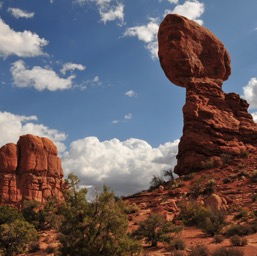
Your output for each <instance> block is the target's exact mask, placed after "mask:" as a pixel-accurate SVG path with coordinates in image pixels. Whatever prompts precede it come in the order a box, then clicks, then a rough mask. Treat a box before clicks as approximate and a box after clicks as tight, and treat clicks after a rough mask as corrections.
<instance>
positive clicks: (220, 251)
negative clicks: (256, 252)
mask: <svg viewBox="0 0 257 256" xmlns="http://www.w3.org/2000/svg"><path fill="white" fill-rule="evenodd" d="M213 256H244V252H243V251H242V250H240V249H238V248H225V247H220V248H217V249H216V250H215V251H214V252H213Z"/></svg>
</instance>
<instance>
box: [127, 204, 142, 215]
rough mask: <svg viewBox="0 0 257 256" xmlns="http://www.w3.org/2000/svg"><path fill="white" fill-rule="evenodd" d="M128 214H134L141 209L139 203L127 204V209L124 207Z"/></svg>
mask: <svg viewBox="0 0 257 256" xmlns="http://www.w3.org/2000/svg"><path fill="white" fill-rule="evenodd" d="M124 211H125V213H126V214H132V213H136V212H138V211H139V207H138V206H137V205H134V204H133V205H126V207H125V209H124Z"/></svg>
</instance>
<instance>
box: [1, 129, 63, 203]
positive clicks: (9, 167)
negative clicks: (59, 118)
mask: <svg viewBox="0 0 257 256" xmlns="http://www.w3.org/2000/svg"><path fill="white" fill-rule="evenodd" d="M64 188H65V183H64V181H63V170H62V166H61V160H60V158H59V157H58V155H57V148H56V146H55V145H54V143H53V142H52V141H51V140H49V139H47V138H40V137H37V136H33V135H30V134H28V135H24V136H21V137H20V139H19V141H18V143H17V145H15V144H11V143H10V144H6V145H4V146H3V147H1V148H0V204H11V205H14V206H16V207H21V205H22V203H23V201H24V200H35V201H38V202H39V203H44V202H45V200H46V199H47V198H48V197H51V196H55V197H57V198H58V199H62V198H63V194H62V190H63V189H64Z"/></svg>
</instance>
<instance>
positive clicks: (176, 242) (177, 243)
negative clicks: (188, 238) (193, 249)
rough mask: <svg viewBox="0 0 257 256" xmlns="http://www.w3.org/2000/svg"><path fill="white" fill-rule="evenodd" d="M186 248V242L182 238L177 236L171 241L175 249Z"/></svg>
mask: <svg viewBox="0 0 257 256" xmlns="http://www.w3.org/2000/svg"><path fill="white" fill-rule="evenodd" d="M185 248H186V243H185V241H184V240H183V239H182V238H175V239H174V240H173V241H172V242H171V249H174V250H185Z"/></svg>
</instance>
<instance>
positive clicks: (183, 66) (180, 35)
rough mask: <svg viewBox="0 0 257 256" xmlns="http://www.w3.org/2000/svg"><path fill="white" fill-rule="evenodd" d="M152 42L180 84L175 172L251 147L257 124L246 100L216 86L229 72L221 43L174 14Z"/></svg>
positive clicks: (218, 162)
mask: <svg viewBox="0 0 257 256" xmlns="http://www.w3.org/2000/svg"><path fill="white" fill-rule="evenodd" d="M158 41H159V59H160V63H161V67H162V68H163V70H164V73H165V74H166V76H167V77H168V79H169V80H170V81H171V82H172V83H174V84H176V85H178V86H182V87H185V88H186V103H185V105H184V107H183V115H184V128H183V136H182V137H181V140H180V143H179V151H178V155H177V160H178V162H177V166H176V167H175V173H177V174H178V175H183V174H187V173H190V172H195V171H199V170H202V169H205V168H210V167H214V166H220V165H221V164H222V162H223V159H224V158H225V157H233V156H239V155H240V154H244V153H246V152H248V151H251V150H253V149H256V147H257V124H256V123H254V122H253V118H252V116H251V114H249V113H248V111H247V109H248V106H249V105H248V103H247V102H246V101H245V100H243V99H241V98H240V97H239V95H237V94H235V93H228V94H227V93H224V92H223V91H222V83H223V81H225V80H227V79H228V77H229V75H230V73H231V67H230V57H229V54H228V52H227V50H226V49H225V47H224V45H223V44H222V42H221V41H220V40H219V39H217V38H216V37H215V36H214V35H213V34H212V33H211V32H210V31H209V30H207V29H206V28H204V27H202V26H200V25H199V24H197V23H196V22H194V21H191V20H188V19H187V18H185V17H182V16H179V15H175V14H169V15H167V16H166V18H165V19H164V20H163V22H162V23H161V25H160V29H159V33H158Z"/></svg>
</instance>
